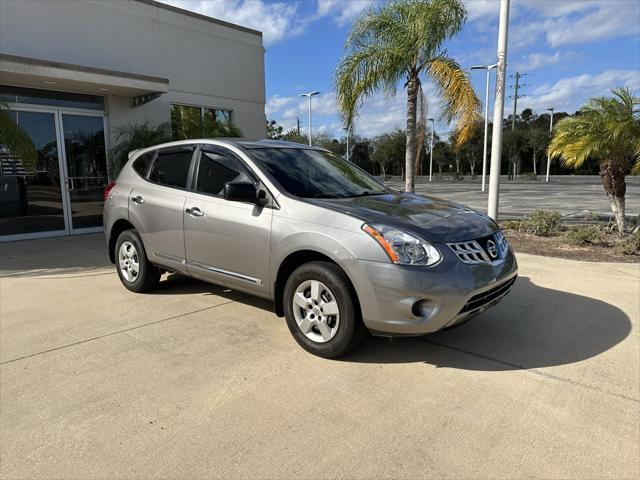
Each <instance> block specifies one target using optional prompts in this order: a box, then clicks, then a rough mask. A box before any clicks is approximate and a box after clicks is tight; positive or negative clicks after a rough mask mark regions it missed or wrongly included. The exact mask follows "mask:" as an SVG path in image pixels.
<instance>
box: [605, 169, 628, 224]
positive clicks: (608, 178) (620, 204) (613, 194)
mask: <svg viewBox="0 0 640 480" xmlns="http://www.w3.org/2000/svg"><path fill="white" fill-rule="evenodd" d="M600 177H601V178H602V185H603V186H604V191H605V192H606V193H607V197H608V198H609V204H610V205H611V211H612V212H613V215H614V217H615V219H616V224H617V226H618V232H619V233H620V235H624V233H625V218H624V216H625V202H624V196H625V194H626V193H627V183H626V181H625V168H624V161H616V160H605V161H602V163H601V164H600Z"/></svg>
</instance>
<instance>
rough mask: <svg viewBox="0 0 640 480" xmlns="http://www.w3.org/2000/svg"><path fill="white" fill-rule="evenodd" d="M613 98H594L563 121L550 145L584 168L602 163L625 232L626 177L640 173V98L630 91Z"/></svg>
mask: <svg viewBox="0 0 640 480" xmlns="http://www.w3.org/2000/svg"><path fill="white" fill-rule="evenodd" d="M612 93H613V97H599V98H592V99H590V100H589V101H588V102H587V104H586V105H584V106H583V107H582V108H581V109H580V112H579V114H577V115H575V116H572V117H566V118H563V119H562V120H560V121H559V122H558V123H557V124H556V127H555V128H554V136H553V138H552V139H551V143H550V144H549V153H550V154H551V156H552V157H562V158H563V160H564V165H566V166H568V167H571V168H578V167H580V166H581V165H582V164H583V163H584V162H585V160H587V158H590V157H593V158H597V159H598V160H599V164H600V176H601V177H602V184H603V185H604V190H605V192H606V193H607V197H609V204H610V205H611V210H612V212H613V214H614V216H615V218H616V223H617V225H618V231H619V232H620V233H621V234H624V233H625V218H624V214H625V212H624V196H625V193H626V190H627V184H626V181H625V176H626V175H628V174H630V173H631V172H632V170H633V171H639V170H640V108H639V105H640V97H637V96H635V95H634V94H633V93H632V92H631V91H630V90H629V89H628V88H616V89H614V90H612Z"/></svg>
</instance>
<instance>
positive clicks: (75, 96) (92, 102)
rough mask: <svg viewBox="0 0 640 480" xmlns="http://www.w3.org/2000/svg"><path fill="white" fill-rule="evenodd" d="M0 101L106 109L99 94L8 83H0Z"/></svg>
mask: <svg viewBox="0 0 640 480" xmlns="http://www.w3.org/2000/svg"><path fill="white" fill-rule="evenodd" d="M0 102H6V103H27V104H33V105H51V106H54V107H70V108H84V109H89V110H99V111H102V110H104V98H103V97H100V96H97V95H85V94H82V93H67V92H54V91H50V90H40V89H37V88H22V87H11V86H8V85H0Z"/></svg>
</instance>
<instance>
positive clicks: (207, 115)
mask: <svg viewBox="0 0 640 480" xmlns="http://www.w3.org/2000/svg"><path fill="white" fill-rule="evenodd" d="M171 132H172V135H173V139H174V140H189V139H193V138H212V137H240V136H242V132H240V130H239V129H238V128H237V127H236V126H235V125H234V124H233V122H232V118H231V110H223V109H218V108H207V107H194V106H191V105H180V104H172V105H171Z"/></svg>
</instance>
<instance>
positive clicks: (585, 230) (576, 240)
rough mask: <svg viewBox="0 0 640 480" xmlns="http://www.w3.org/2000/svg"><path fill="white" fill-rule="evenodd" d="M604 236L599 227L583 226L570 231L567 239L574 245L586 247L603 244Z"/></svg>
mask: <svg viewBox="0 0 640 480" xmlns="http://www.w3.org/2000/svg"><path fill="white" fill-rule="evenodd" d="M602 235H603V234H602V229H601V228H600V227H599V226H598V225H581V226H579V227H575V228H572V229H571V230H569V232H568V233H567V239H568V240H569V243H571V244H572V245H584V244H586V243H599V242H601V241H602Z"/></svg>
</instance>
